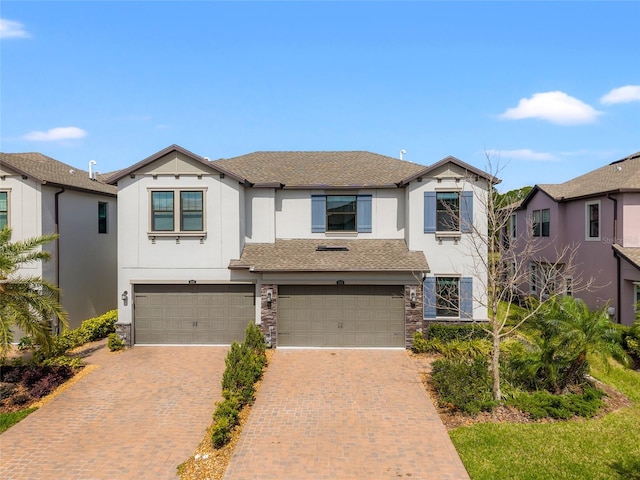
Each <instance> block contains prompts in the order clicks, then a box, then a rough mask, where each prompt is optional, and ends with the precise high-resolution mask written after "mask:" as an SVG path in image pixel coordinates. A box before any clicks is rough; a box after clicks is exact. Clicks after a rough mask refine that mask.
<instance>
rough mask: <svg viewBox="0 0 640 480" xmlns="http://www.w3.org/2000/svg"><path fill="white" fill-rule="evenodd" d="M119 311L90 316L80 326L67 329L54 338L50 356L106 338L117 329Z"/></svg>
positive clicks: (62, 353)
mask: <svg viewBox="0 0 640 480" xmlns="http://www.w3.org/2000/svg"><path fill="white" fill-rule="evenodd" d="M117 321H118V311H117V310H111V311H109V312H107V313H105V314H103V315H100V316H99V317H94V318H89V319H87V320H85V321H84V322H82V323H81V324H80V326H79V327H78V328H74V329H73V330H65V331H64V332H62V333H61V334H60V335H58V336H56V337H54V338H53V343H52V346H51V352H50V353H49V355H47V356H48V357H59V356H61V355H64V354H65V353H67V352H68V351H69V350H72V349H74V348H76V347H79V346H81V345H84V344H85V343H89V342H93V341H96V340H100V339H101V338H105V337H106V336H108V335H109V334H110V333H114V332H115V331H116V322H117Z"/></svg>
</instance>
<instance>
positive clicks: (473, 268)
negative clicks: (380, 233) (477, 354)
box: [407, 177, 487, 320]
mask: <svg viewBox="0 0 640 480" xmlns="http://www.w3.org/2000/svg"><path fill="white" fill-rule="evenodd" d="M407 190H408V201H407V203H408V205H409V206H410V207H409V209H408V221H407V224H408V225H411V228H410V229H408V235H407V239H408V246H409V249H410V250H422V251H424V254H425V257H426V258H427V262H428V263H429V269H430V272H429V276H447V275H451V276H459V277H472V278H473V318H474V319H476V320H483V319H486V318H487V311H486V308H485V307H484V306H483V304H485V305H486V291H485V288H486V285H487V271H486V262H487V259H486V257H485V258H482V259H479V258H478V256H477V255H478V254H477V252H478V250H480V251H485V250H486V249H487V240H486V236H485V237H482V236H480V235H481V234H480V232H486V230H487V217H486V206H487V197H486V195H487V190H486V184H483V181H482V180H480V181H478V182H475V181H474V180H470V179H465V178H461V177H458V180H456V178H453V177H449V178H440V180H438V179H437V178H424V179H423V180H422V182H418V181H413V182H411V184H410V185H409V186H408V187H407ZM447 190H450V191H472V192H473V222H474V224H473V233H461V234H460V235H458V236H440V235H438V234H436V233H425V232H424V194H425V192H433V191H447ZM477 247H480V248H479V249H478V248H477Z"/></svg>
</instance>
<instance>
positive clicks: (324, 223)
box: [311, 195, 372, 233]
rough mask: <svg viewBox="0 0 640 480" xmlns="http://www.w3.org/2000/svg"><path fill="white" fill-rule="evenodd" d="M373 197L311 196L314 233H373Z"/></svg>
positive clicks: (312, 229)
mask: <svg viewBox="0 0 640 480" xmlns="http://www.w3.org/2000/svg"><path fill="white" fill-rule="evenodd" d="M371 204H372V196H371V195H311V231H312V232H314V233H324V232H326V233H341V232H344V233H350V232H353V233H356V232H357V233H371V217H372V215H371Z"/></svg>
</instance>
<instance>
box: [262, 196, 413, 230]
mask: <svg viewBox="0 0 640 480" xmlns="http://www.w3.org/2000/svg"><path fill="white" fill-rule="evenodd" d="M334 193H335V194H343V195H355V194H358V195H371V196H372V204H371V221H372V225H371V226H372V229H371V233H362V232H360V233H358V234H357V237H358V238H370V239H376V238H377V239H401V238H404V222H405V220H404V190H403V189H371V190H367V189H354V190H348V191H344V192H343V191H335V190H330V189H327V190H276V192H275V222H276V231H275V234H276V235H275V236H276V238H332V237H333V238H339V237H341V236H344V235H345V234H343V233H330V232H323V233H312V231H311V195H325V194H329V195H331V194H334ZM253 217H254V218H255V214H254V215H253ZM254 232H255V228H254ZM354 235H355V233H354Z"/></svg>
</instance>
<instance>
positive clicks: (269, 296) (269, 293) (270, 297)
mask: <svg viewBox="0 0 640 480" xmlns="http://www.w3.org/2000/svg"><path fill="white" fill-rule="evenodd" d="M272 302H273V289H271V288H270V289H268V290H267V307H268V308H271V303H272Z"/></svg>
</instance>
